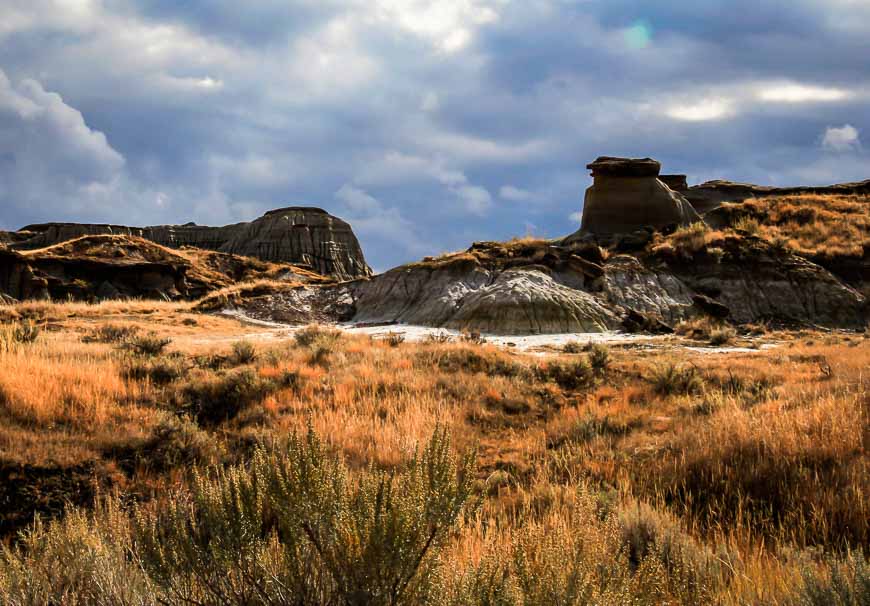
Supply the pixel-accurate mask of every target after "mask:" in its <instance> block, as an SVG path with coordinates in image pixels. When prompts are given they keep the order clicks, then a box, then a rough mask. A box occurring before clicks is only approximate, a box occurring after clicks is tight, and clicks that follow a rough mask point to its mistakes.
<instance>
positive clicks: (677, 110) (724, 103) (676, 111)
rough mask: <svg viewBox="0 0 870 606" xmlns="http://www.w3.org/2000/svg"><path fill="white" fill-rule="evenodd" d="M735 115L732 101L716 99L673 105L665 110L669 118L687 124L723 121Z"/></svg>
mask: <svg viewBox="0 0 870 606" xmlns="http://www.w3.org/2000/svg"><path fill="white" fill-rule="evenodd" d="M734 113H735V109H734V106H733V102H732V101H731V100H730V99H727V98H715V97H713V98H709V99H702V100H700V101H697V102H695V103H688V104H676V105H672V106H670V107H668V108H667V109H666V110H665V114H666V115H667V116H668V117H670V118H673V119H674V120H681V121H685V122H706V121H708V120H721V119H723V118H727V117H729V116H731V115H733V114H734Z"/></svg>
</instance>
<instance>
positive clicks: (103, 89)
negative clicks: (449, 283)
mask: <svg viewBox="0 0 870 606" xmlns="http://www.w3.org/2000/svg"><path fill="white" fill-rule="evenodd" d="M868 55H870V7H868V5H867V4H866V3H864V2H854V1H849V0H832V1H828V2H822V1H821V0H818V1H817V2H812V1H809V0H799V1H792V2H784V1H780V0H766V1H760V2H759V1H757V0H756V1H755V2H748V1H745V0H737V1H736V2H734V1H728V2H725V1H724V0H722V1H712V0H708V1H705V2H695V3H685V2H676V1H671V0H665V1H661V2H654V3H653V2H642V1H640V0H635V1H629V0H608V1H606V2H605V1H603V0H582V1H572V0H527V1H524V2H519V1H516V0H435V1H423V0H370V1H369V0H366V1H363V0H343V1H341V2H339V1H337V0H336V1H334V2H333V1H329V2H323V1H314V0H294V1H292V2H287V1H285V0H281V1H278V0H263V1H260V2H251V3H240V2H236V1H233V2H230V1H226V0H213V1H209V2H205V1H203V2H199V1H196V2H169V1H165V0H138V1H134V0H104V1H102V2H100V1H98V0H80V1H78V2H75V3H68V2H66V3H60V2H54V1H52V0H8V2H6V3H4V5H3V6H2V7H0V57H2V64H0V69H2V70H3V74H4V77H3V78H2V80H0V228H4V227H5V228H14V227H18V226H20V224H23V223H28V222H33V221H40V220H51V219H58V220H88V221H117V222H128V223H157V222H184V221H188V220H195V221H198V222H201V223H220V222H228V221H237V220H249V219H251V218H253V217H255V216H256V215H258V214H260V213H262V212H263V211H265V210H267V209H269V208H274V207H276V206H279V205H285V204H290V203H294V204H295V203H310V204H313V205H318V206H323V207H326V208H328V209H329V210H330V211H332V212H334V213H336V214H339V215H341V216H344V217H345V218H347V219H348V220H350V221H351V222H352V223H353V225H354V227H355V229H356V231H357V232H358V233H359V235H360V238H361V240H362V242H363V245H364V247H365V249H366V252H367V255H368V256H369V258H370V261H371V262H372V264H373V265H374V266H375V267H377V268H380V269H384V268H386V267H388V266H391V265H395V264H397V263H399V262H402V261H408V260H411V259H414V258H417V257H419V256H422V255H424V254H433V253H438V252H441V251H444V250H451V249H457V248H461V247H464V246H466V245H467V244H468V243H469V242H470V241H471V240H479V239H490V238H506V237H510V236H514V235H522V234H524V233H527V232H529V233H535V234H538V235H546V236H555V235H559V234H563V233H567V232H569V231H571V230H573V229H574V228H575V227H576V226H575V224H574V223H572V220H571V219H569V216H570V215H572V214H575V213H576V212H577V211H579V210H580V204H581V200H582V191H583V189H584V188H585V187H586V186H587V185H588V183H589V179H588V176H587V174H586V171H585V170H584V168H583V166H584V165H585V164H586V163H587V162H589V161H590V160H591V159H593V158H595V157H596V156H598V155H602V154H612V155H621V154H624V155H651V156H654V157H657V158H659V159H660V160H662V161H663V163H664V164H665V167H666V170H668V171H679V172H685V173H688V174H689V176H690V180H693V181H699V180H704V179H710V178H720V177H721V178H732V179H739V180H748V181H760V182H769V183H801V182H807V183H824V182H834V181H841V180H854V179H859V178H867V177H870V164H868V160H870V158H868V150H867V147H866V145H864V144H863V143H862V141H861V139H862V138H866V135H865V133H866V132H867V131H868V128H870V109H868V107H870V104H868V99H870V73H868V71H870V70H868V68H867V66H866V57H867V56H868ZM826 133H827V134H826Z"/></svg>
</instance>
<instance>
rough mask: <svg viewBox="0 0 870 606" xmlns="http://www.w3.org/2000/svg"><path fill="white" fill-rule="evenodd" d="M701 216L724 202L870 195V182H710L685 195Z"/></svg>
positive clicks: (690, 189) (694, 187)
mask: <svg viewBox="0 0 870 606" xmlns="http://www.w3.org/2000/svg"><path fill="white" fill-rule="evenodd" d="M681 193H682V194H683V195H684V196H685V197H686V199H687V200H688V201H689V202H690V203H691V205H692V206H693V207H694V208H695V210H696V211H698V212H699V213H701V214H704V213H707V212H710V211H711V210H714V209H716V208H718V207H719V206H720V205H721V204H722V203H723V202H739V201H742V200H747V199H749V198H762V197H766V196H797V195H803V194H840V195H844V194H845V195H849V194H856V195H867V194H870V179H868V180H867V181H860V182H857V183H839V184H836V185H826V186H817V187H767V186H762V185H753V184H751V183H734V182H732V181H721V180H719V181H707V182H706V183H702V184H701V185H695V186H693V187H690V188H688V189H686V190H685V191H683V192H681Z"/></svg>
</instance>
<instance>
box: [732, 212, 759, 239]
mask: <svg viewBox="0 0 870 606" xmlns="http://www.w3.org/2000/svg"><path fill="white" fill-rule="evenodd" d="M734 229H735V230H737V231H743V232H746V233H747V234H749V235H751V236H757V235H758V234H759V233H761V223H759V222H758V219H755V218H754V217H750V216H743V217H740V218H739V219H737V221H735V222H734Z"/></svg>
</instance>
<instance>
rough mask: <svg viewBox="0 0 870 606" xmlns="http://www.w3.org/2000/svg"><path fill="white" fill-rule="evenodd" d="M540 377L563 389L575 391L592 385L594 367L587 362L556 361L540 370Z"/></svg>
mask: <svg viewBox="0 0 870 606" xmlns="http://www.w3.org/2000/svg"><path fill="white" fill-rule="evenodd" d="M538 375H539V377H540V378H541V379H542V380H544V381H553V382H555V383H556V384H557V385H558V386H559V387H561V388H562V389H568V390H575V389H582V388H584V387H588V386H589V385H590V384H591V383H592V379H593V373H592V367H591V366H590V365H589V362H587V361H586V360H583V359H580V360H571V361H567V362H566V361H559V360H554V361H552V362H550V363H549V364H547V365H545V366H541V367H539V368H538Z"/></svg>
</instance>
